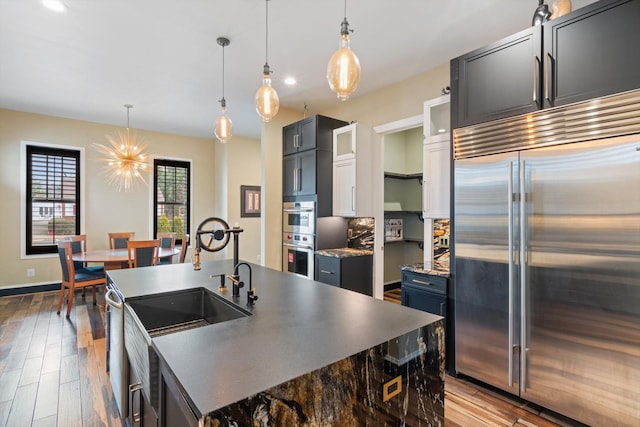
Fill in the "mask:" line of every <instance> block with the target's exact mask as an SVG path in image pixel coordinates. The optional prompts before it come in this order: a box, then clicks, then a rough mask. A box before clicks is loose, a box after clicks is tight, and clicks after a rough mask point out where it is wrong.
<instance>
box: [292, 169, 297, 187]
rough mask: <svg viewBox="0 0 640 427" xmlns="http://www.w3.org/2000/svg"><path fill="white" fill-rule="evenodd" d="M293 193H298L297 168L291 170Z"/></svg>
mask: <svg viewBox="0 0 640 427" xmlns="http://www.w3.org/2000/svg"><path fill="white" fill-rule="evenodd" d="M293 191H294V192H296V191H298V168H293Z"/></svg>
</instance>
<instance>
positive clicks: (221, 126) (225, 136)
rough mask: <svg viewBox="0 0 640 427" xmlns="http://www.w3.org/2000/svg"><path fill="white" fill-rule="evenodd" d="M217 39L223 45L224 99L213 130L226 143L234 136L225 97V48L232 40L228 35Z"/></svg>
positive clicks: (219, 139)
mask: <svg viewBox="0 0 640 427" xmlns="http://www.w3.org/2000/svg"><path fill="white" fill-rule="evenodd" d="M216 41H217V42H218V44H219V45H220V46H222V99H221V100H220V101H219V102H220V115H219V116H218V119H217V120H216V126H215V128H214V131H213V132H214V134H215V135H216V138H218V141H220V142H221V143H223V144H225V143H226V142H228V141H229V140H230V139H231V137H232V136H233V123H232V122H231V119H230V118H229V116H227V100H226V99H224V48H225V47H227V46H229V43H231V42H230V40H229V39H228V38H226V37H218V38H217V39H216Z"/></svg>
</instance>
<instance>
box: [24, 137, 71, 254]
mask: <svg viewBox="0 0 640 427" xmlns="http://www.w3.org/2000/svg"><path fill="white" fill-rule="evenodd" d="M26 160H27V165H26V170H27V174H26V204H27V206H26V207H27V209H26V222H25V224H26V233H25V236H26V254H27V255H39V254H52V253H57V252H58V249H57V247H56V241H57V240H58V239H60V238H62V237H64V236H66V235H74V234H80V212H81V210H80V151H78V150H67V149H62V148H55V147H43V146H37V145H27V146H26Z"/></svg>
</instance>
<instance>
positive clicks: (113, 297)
mask: <svg viewBox="0 0 640 427" xmlns="http://www.w3.org/2000/svg"><path fill="white" fill-rule="evenodd" d="M104 298H105V300H106V302H107V310H106V312H107V313H106V319H107V345H106V350H107V354H106V358H107V367H106V369H107V371H108V372H109V378H110V381H111V389H112V390H113V396H114V397H115V400H116V404H117V405H118V410H119V411H120V415H121V416H124V414H126V413H127V398H128V391H127V387H126V379H127V361H126V360H125V357H126V356H125V352H124V310H123V308H124V307H123V305H124V304H123V301H124V298H123V297H122V295H121V294H120V291H119V290H118V288H116V286H115V285H114V284H113V282H111V281H108V282H107V292H106V294H105V297H104Z"/></svg>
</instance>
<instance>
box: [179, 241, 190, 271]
mask: <svg viewBox="0 0 640 427" xmlns="http://www.w3.org/2000/svg"><path fill="white" fill-rule="evenodd" d="M187 249H189V235H188V234H185V235H184V237H182V246H181V247H180V257H179V258H178V259H179V260H180V264H182V263H183V262H184V259H185V258H186V256H187Z"/></svg>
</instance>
